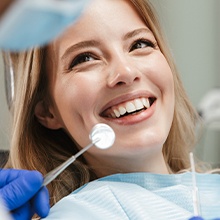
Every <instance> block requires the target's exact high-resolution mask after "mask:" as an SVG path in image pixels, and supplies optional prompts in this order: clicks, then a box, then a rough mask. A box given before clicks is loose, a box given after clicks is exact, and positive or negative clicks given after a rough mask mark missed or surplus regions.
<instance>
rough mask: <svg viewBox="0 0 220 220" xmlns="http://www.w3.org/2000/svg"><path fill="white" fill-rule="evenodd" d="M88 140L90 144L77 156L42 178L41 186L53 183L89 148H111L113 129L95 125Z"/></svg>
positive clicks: (113, 135) (103, 125) (113, 137)
mask: <svg viewBox="0 0 220 220" xmlns="http://www.w3.org/2000/svg"><path fill="white" fill-rule="evenodd" d="M89 138H90V140H91V143H90V144H89V145H87V146H86V147H84V148H83V149H82V150H80V151H79V152H78V153H77V154H75V155H73V156H72V157H70V158H69V159H68V160H66V161H65V162H64V163H62V164H61V165H60V166H58V167H57V168H55V169H53V170H52V171H50V172H49V173H47V174H46V175H45V176H44V181H43V184H42V186H46V185H47V184H49V183H50V182H51V181H53V180H54V179H55V178H56V177H57V176H58V175H59V174H60V173H62V172H63V171H64V170H65V169H66V168H67V167H68V166H69V165H70V164H71V163H73V162H74V161H75V160H76V158H77V157H79V156H80V155H81V154H83V153H84V152H85V151H87V150H88V149H89V148H90V147H92V146H93V145H95V146H96V147H97V148H100V149H107V148H109V147H111V146H112V145H113V143H114V141H115V132H114V131H113V129H112V128H111V127H110V126H108V125H106V124H102V123H100V124H96V125H95V126H94V127H93V128H92V130H91V132H90V134H89Z"/></svg>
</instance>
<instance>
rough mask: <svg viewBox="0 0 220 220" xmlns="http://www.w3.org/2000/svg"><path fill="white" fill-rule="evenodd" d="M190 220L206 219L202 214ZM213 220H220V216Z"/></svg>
mask: <svg viewBox="0 0 220 220" xmlns="http://www.w3.org/2000/svg"><path fill="white" fill-rule="evenodd" d="M189 220H204V218H202V217H200V216H194V217H192V218H190V219H189ZM213 220H220V218H215V219H213Z"/></svg>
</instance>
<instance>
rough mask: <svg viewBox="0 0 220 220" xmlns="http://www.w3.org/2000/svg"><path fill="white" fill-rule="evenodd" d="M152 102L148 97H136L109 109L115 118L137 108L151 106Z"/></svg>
mask: <svg viewBox="0 0 220 220" xmlns="http://www.w3.org/2000/svg"><path fill="white" fill-rule="evenodd" d="M149 107H150V102H149V99H148V98H138V99H134V100H132V101H128V102H125V103H123V104H120V105H118V106H114V107H112V108H111V110H109V111H108V112H109V113H110V115H111V117H113V118H116V117H117V118H119V117H120V116H122V115H124V114H126V113H132V112H135V111H137V110H140V109H143V108H149Z"/></svg>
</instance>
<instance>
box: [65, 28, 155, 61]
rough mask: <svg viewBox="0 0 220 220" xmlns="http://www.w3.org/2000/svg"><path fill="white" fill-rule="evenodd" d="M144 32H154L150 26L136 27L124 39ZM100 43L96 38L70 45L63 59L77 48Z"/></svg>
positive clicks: (95, 45) (96, 45)
mask: <svg viewBox="0 0 220 220" xmlns="http://www.w3.org/2000/svg"><path fill="white" fill-rule="evenodd" d="M143 32H145V33H151V34H152V32H151V31H150V30H149V29H148V28H140V29H136V30H134V31H131V32H128V33H127V34H125V35H124V37H123V39H124V40H127V39H129V38H132V37H134V36H136V35H138V34H140V33H143ZM99 45H100V42H98V41H95V40H88V41H82V42H79V43H77V44H74V45H72V46H70V47H69V48H68V49H67V50H66V51H65V52H64V54H63V55H62V57H61V60H64V59H65V58H66V57H67V56H68V54H70V53H72V52H74V51H75V50H79V49H83V48H88V47H98V46H99Z"/></svg>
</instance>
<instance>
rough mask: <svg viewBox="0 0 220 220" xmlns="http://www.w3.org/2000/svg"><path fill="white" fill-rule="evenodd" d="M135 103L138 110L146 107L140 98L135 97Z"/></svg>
mask: <svg viewBox="0 0 220 220" xmlns="http://www.w3.org/2000/svg"><path fill="white" fill-rule="evenodd" d="M134 105H135V107H136V109H137V110H140V109H142V108H143V107H144V106H143V104H142V102H141V100H140V99H135V100H134Z"/></svg>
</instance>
